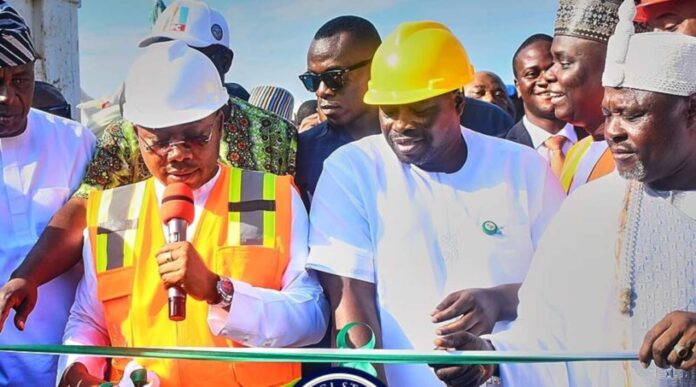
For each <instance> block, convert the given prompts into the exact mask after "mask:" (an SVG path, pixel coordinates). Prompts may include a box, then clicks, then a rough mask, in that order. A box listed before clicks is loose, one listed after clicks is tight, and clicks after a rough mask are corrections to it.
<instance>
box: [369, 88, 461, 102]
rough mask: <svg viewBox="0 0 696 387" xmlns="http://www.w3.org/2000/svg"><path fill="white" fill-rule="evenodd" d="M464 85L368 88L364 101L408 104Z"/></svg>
mask: <svg viewBox="0 0 696 387" xmlns="http://www.w3.org/2000/svg"><path fill="white" fill-rule="evenodd" d="M461 87H463V86H456V87H452V88H444V89H421V90H410V91H403V90H399V91H378V90H368V91H367V92H366V93H365V96H364V97H363V102H365V103H366V104H368V105H377V106H379V105H406V104H410V103H414V102H420V101H425V100H426V99H430V98H433V97H437V96H440V95H443V94H446V93H449V92H452V91H454V90H457V89H459V88H461Z"/></svg>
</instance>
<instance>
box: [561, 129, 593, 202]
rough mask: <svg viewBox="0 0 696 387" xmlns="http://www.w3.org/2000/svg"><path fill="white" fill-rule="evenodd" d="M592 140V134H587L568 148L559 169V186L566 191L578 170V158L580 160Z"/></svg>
mask: <svg viewBox="0 0 696 387" xmlns="http://www.w3.org/2000/svg"><path fill="white" fill-rule="evenodd" d="M592 141H593V140H592V136H587V137H585V138H583V139H582V140H580V142H578V143H577V144H575V145H573V146H572V147H571V148H570V149H569V150H568V154H567V155H566V160H565V164H564V165H563V170H562V171H561V186H563V190H564V191H565V192H566V193H567V192H568V191H569V190H570V186H571V185H572V184H573V178H574V177H575V173H576V172H577V170H578V165H580V160H582V158H583V156H585V153H587V151H588V150H589V149H590V145H592Z"/></svg>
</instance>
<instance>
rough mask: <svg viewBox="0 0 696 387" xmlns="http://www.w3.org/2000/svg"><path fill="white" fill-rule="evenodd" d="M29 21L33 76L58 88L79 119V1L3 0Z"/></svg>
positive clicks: (74, 115)
mask: <svg viewBox="0 0 696 387" xmlns="http://www.w3.org/2000/svg"><path fill="white" fill-rule="evenodd" d="M7 2H8V3H9V4H10V5H12V6H13V7H14V8H15V9H16V10H17V12H19V13H20V14H21V15H22V17H24V19H25V20H26V22H27V23H28V24H29V28H31V33H32V36H33V38H34V47H35V48H36V51H37V56H38V60H37V61H36V65H35V67H34V71H35V74H36V79H37V80H40V81H45V82H48V83H51V84H53V85H55V86H56V87H58V88H59V89H60V90H61V91H62V92H63V95H64V96H65V99H66V100H68V102H69V103H70V105H71V106H72V109H73V112H72V113H73V114H72V115H73V117H74V118H79V115H78V114H77V110H76V109H75V106H76V105H77V104H78V103H79V102H80V55H79V45H78V33H77V9H78V8H79V7H80V2H81V0H7Z"/></svg>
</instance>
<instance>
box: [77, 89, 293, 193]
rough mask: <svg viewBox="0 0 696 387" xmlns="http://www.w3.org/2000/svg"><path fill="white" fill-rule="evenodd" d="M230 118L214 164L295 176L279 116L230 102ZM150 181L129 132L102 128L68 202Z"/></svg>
mask: <svg viewBox="0 0 696 387" xmlns="http://www.w3.org/2000/svg"><path fill="white" fill-rule="evenodd" d="M230 107H231V112H230V117H229V119H228V120H227V121H226V122H225V124H224V126H223V133H222V140H221V141H220V161H221V162H222V163H223V164H225V165H229V166H233V167H239V168H244V169H249V170H254V171H263V172H271V173H275V174H278V175H284V174H291V175H294V174H295V163H296V162H295V158H296V152H297V130H296V129H295V127H294V126H293V125H292V124H291V123H289V122H288V121H286V120H284V119H283V118H281V117H280V116H277V115H275V114H273V113H270V112H268V111H266V110H263V109H261V108H258V107H255V106H253V105H250V104H249V103H247V102H246V101H243V100H241V99H238V98H234V97H232V98H231V99H230ZM148 177H150V172H149V171H148V170H147V167H146V166H145V162H144V161H143V158H142V155H141V154H140V149H139V148H138V138H137V136H136V134H135V127H134V126H133V124H132V123H130V122H128V121H126V120H123V119H120V120H118V121H114V122H113V123H112V124H110V125H109V126H107V127H106V129H105V130H104V133H103V134H102V136H101V139H100V140H99V142H98V143H97V148H96V149H95V151H94V157H93V158H92V161H91V162H90V164H89V166H88V167H87V172H86V173H85V177H84V178H83V180H82V183H81V185H80V188H79V189H78V190H77V192H75V194H74V196H76V197H81V198H87V196H88V195H89V192H90V191H93V190H97V189H100V190H103V189H109V188H114V187H118V186H122V185H126V184H131V183H137V182H139V181H142V180H145V179H147V178H148Z"/></svg>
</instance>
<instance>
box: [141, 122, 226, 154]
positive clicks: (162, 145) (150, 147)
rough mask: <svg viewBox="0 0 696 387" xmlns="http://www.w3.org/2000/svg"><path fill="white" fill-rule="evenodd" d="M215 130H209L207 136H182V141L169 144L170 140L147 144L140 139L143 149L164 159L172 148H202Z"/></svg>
mask: <svg viewBox="0 0 696 387" xmlns="http://www.w3.org/2000/svg"><path fill="white" fill-rule="evenodd" d="M214 131H215V128H213V129H211V130H210V132H209V133H208V134H195V135H188V134H187V135H184V137H183V139H182V140H179V141H174V142H171V141H170V140H171V139H169V138H168V139H164V140H157V141H155V142H148V141H146V140H145V139H144V138H142V137H140V140H141V141H142V142H143V145H144V146H145V149H147V151H148V152H152V153H154V154H156V155H158V156H160V157H165V156H167V155H168V154H169V152H170V151H171V150H172V149H173V148H174V146H179V145H181V146H186V147H187V148H191V147H198V148H200V147H203V146H204V145H205V144H207V143H209V142H210V140H212V138H213V132H214Z"/></svg>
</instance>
